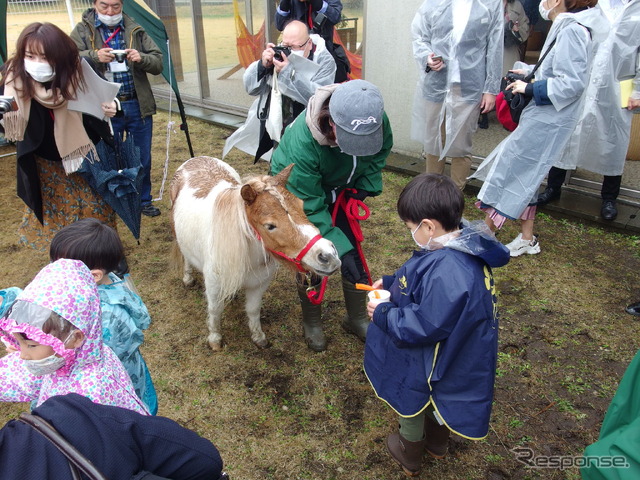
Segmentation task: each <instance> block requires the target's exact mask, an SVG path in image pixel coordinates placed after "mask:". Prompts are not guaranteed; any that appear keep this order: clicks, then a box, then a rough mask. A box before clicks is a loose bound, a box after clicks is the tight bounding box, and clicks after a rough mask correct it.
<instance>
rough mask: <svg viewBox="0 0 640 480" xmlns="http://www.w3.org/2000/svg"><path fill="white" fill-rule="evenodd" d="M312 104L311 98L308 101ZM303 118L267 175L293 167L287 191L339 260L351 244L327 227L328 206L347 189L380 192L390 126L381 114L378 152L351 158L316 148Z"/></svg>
mask: <svg viewBox="0 0 640 480" xmlns="http://www.w3.org/2000/svg"><path fill="white" fill-rule="evenodd" d="M325 88H326V87H325ZM319 90H320V89H319ZM316 96H317V93H316ZM313 101H314V99H313V98H312V99H311V100H310V102H313ZM306 117H309V115H308V113H307V110H305V111H304V112H302V113H301V114H300V115H298V118H297V119H296V120H295V122H294V123H292V124H291V125H290V126H289V127H287V128H286V130H285V134H284V136H283V137H282V141H281V142H280V145H279V146H278V148H276V149H275V151H274V152H273V156H272V157H271V174H272V175H275V174H277V173H278V172H280V171H281V170H282V169H284V168H285V167H286V166H287V165H289V164H291V163H294V164H295V167H294V168H293V170H292V171H291V175H290V176H289V182H288V183H287V189H288V190H289V191H290V192H291V193H293V194H294V195H296V196H297V197H298V198H300V199H302V200H303V201H304V212H305V213H306V215H307V217H308V218H309V220H310V221H311V223H313V224H314V225H315V226H316V227H318V229H319V230H320V233H321V234H322V236H323V237H324V238H326V239H328V240H331V241H332V242H333V244H334V245H335V247H336V249H337V250H338V254H339V255H340V257H342V256H343V255H344V254H345V253H347V252H349V251H350V250H353V248H354V245H352V244H351V242H350V241H349V239H348V238H347V237H346V235H345V234H344V233H343V232H342V231H341V230H340V229H339V228H335V227H333V226H332V225H331V213H330V211H329V206H330V205H331V204H333V203H334V202H335V200H336V198H337V196H338V194H339V193H340V191H341V190H343V189H344V188H348V187H349V188H356V189H358V190H366V191H367V192H369V195H371V196H376V195H380V193H382V168H383V167H384V166H385V164H386V160H387V156H388V155H389V153H390V152H391V147H392V145H393V134H392V133H391V125H390V123H389V118H388V117H387V114H386V113H385V114H384V121H383V124H382V128H383V129H384V130H383V132H384V143H383V145H382V150H380V152H378V153H377V154H376V155H370V156H367V157H353V156H351V155H347V154H346V153H342V152H341V151H340V148H339V147H330V146H328V145H320V143H318V142H317V141H316V139H314V137H313V135H312V133H311V130H310V129H309V126H308V125H307V121H310V120H308V119H307V118H306Z"/></svg>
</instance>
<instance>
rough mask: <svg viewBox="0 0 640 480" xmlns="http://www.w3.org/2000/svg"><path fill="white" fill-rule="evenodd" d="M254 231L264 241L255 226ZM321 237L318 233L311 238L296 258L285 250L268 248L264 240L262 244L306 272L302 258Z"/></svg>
mask: <svg viewBox="0 0 640 480" xmlns="http://www.w3.org/2000/svg"><path fill="white" fill-rule="evenodd" d="M253 232H254V233H255V235H256V238H257V239H258V240H260V241H261V242H262V237H261V236H260V234H259V233H258V231H257V230H256V229H255V228H254V229H253ZM321 238H322V235H320V234H318V235H316V236H315V237H313V238H312V239H311V240H309V242H308V243H307V244H306V245H305V246H304V248H303V249H302V250H300V253H298V255H297V256H296V258H291V257H290V256H288V255H287V254H285V253H284V252H279V251H277V250H271V249H270V248H267V247H266V246H265V245H264V242H263V243H262V245H263V246H264V248H265V250H267V251H268V252H269V253H272V254H273V255H277V256H279V257H281V258H284V259H285V260H287V261H289V262H291V263H293V264H294V265H295V266H296V267H297V268H298V270H299V271H300V272H302V273H305V272H306V270H305V269H304V267H303V266H302V259H303V258H304V256H305V255H306V254H307V252H308V251H309V250H311V248H312V247H313V246H314V245H315V244H316V242H317V241H318V240H320V239H321Z"/></svg>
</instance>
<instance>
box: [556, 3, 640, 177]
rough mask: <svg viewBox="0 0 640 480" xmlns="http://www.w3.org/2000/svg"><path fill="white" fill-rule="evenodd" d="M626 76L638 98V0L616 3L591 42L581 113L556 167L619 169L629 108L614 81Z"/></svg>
mask: <svg viewBox="0 0 640 480" xmlns="http://www.w3.org/2000/svg"><path fill="white" fill-rule="evenodd" d="M631 78H633V79H634V82H633V84H634V85H633V94H632V97H633V98H635V99H640V0H631V1H630V2H629V3H627V4H626V5H625V6H624V7H622V11H621V12H618V14H617V18H615V19H614V20H613V23H612V25H611V31H610V32H609V36H608V37H607V39H606V40H605V41H604V42H603V43H602V44H600V45H598V46H597V50H596V53H595V56H594V60H593V64H592V67H591V75H590V79H589V85H588V86H587V90H586V92H585V96H584V98H583V106H582V115H581V117H580V120H579V122H578V126H577V127H576V131H575V133H574V134H573V136H572V137H571V140H570V142H569V146H568V147H567V150H566V151H565V154H564V155H563V156H562V158H561V159H560V161H559V162H558V163H556V165H555V166H556V167H559V168H564V169H566V170H571V169H574V168H576V167H580V168H584V169H585V170H588V171H590V172H594V173H599V174H601V175H612V176H613V175H622V171H623V169H624V162H625V159H626V157H627V148H628V146H629V135H630V133H631V119H632V116H633V114H632V113H631V112H630V111H629V110H627V109H623V108H621V98H620V83H619V82H620V81H621V80H627V79H631Z"/></svg>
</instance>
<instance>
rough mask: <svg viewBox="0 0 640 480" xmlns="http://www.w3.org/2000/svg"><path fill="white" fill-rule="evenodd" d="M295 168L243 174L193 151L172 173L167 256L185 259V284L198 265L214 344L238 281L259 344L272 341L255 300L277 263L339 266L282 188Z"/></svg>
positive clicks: (315, 268)
mask: <svg viewBox="0 0 640 480" xmlns="http://www.w3.org/2000/svg"><path fill="white" fill-rule="evenodd" d="M292 168H293V164H291V165H289V166H288V167H287V168H285V169H284V170H282V171H281V172H280V173H279V174H278V175H276V176H274V177H271V176H268V175H262V176H254V177H251V178H248V179H246V180H244V181H242V180H241V179H240V176H239V175H238V173H237V172H236V171H235V170H234V169H233V168H232V167H231V166H230V165H228V164H227V163H225V162H223V161H222V160H219V159H217V158H212V157H195V158H191V159H189V160H187V161H186V162H184V163H183V164H182V165H181V166H180V167H179V168H178V169H177V170H176V173H175V175H174V176H173V179H172V180H171V213H170V216H171V225H172V229H173V234H174V239H175V240H174V247H173V252H172V256H173V259H174V261H177V262H178V264H179V262H180V261H181V260H182V262H183V277H182V281H183V283H184V284H185V286H190V285H192V284H193V281H194V280H193V276H192V269H193V268H195V269H197V270H198V271H200V272H202V275H203V277H204V284H205V291H206V297H207V309H208V319H207V325H208V327H209V336H208V338H207V341H208V343H209V346H210V347H211V349H212V350H214V351H219V350H221V349H222V345H223V342H222V334H221V315H222V311H223V309H224V305H225V303H226V302H227V301H228V300H229V299H230V298H231V297H233V296H234V295H235V294H236V292H238V291H239V290H240V289H242V288H244V289H245V294H246V303H245V310H246V313H247V317H248V320H249V321H248V323H249V330H250V332H251V340H252V341H253V343H254V344H255V345H257V346H258V347H259V348H267V347H268V346H269V341H268V340H267V337H266V335H265V334H264V332H263V331H262V327H261V325H260V308H261V306H262V296H263V294H264V292H265V291H266V290H267V288H268V286H269V284H270V282H271V280H272V278H273V275H274V274H275V272H276V269H277V267H278V264H279V263H284V264H286V265H288V266H290V267H292V268H297V269H298V270H299V271H310V272H312V273H315V274H317V275H320V276H328V275H331V274H332V273H334V272H335V271H336V270H338V269H339V268H340V258H339V257H338V252H337V250H336V248H335V246H334V245H333V243H332V242H331V241H329V240H327V239H325V238H322V236H321V235H320V231H319V230H318V229H317V228H316V227H315V226H314V225H313V224H312V223H311V222H310V221H309V220H308V219H307V216H306V215H305V213H304V210H303V202H302V200H300V199H299V198H297V197H296V196H295V195H293V194H292V193H291V192H289V191H288V190H287V189H286V188H285V186H286V184H287V180H288V178H289V174H290V173H291V169H292Z"/></svg>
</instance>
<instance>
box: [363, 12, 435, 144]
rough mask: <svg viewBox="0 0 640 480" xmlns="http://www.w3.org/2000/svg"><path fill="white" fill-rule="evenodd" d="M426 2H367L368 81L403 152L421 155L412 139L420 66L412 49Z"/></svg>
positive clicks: (365, 72)
mask: <svg viewBox="0 0 640 480" xmlns="http://www.w3.org/2000/svg"><path fill="white" fill-rule="evenodd" d="M422 2H423V0H406V1H389V0H367V1H366V3H365V15H364V17H365V30H364V35H365V40H364V45H365V51H364V68H365V70H364V78H365V79H366V80H368V81H370V82H371V83H374V84H375V85H377V86H378V87H379V88H380V90H381V91H382V95H383V97H384V104H385V110H386V111H387V115H388V116H389V120H390V121H391V127H392V128H393V139H394V147H393V150H394V151H396V152H399V153H406V154H409V155H413V156H418V155H420V153H421V151H422V146H421V144H420V143H418V142H415V141H413V140H411V111H412V105H413V96H414V93H415V89H416V83H417V81H418V67H417V65H416V63H415V61H414V60H413V53H412V47H411V21H412V20H413V17H414V15H415V13H416V11H417V10H418V8H419V7H420V5H421V4H422Z"/></svg>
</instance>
